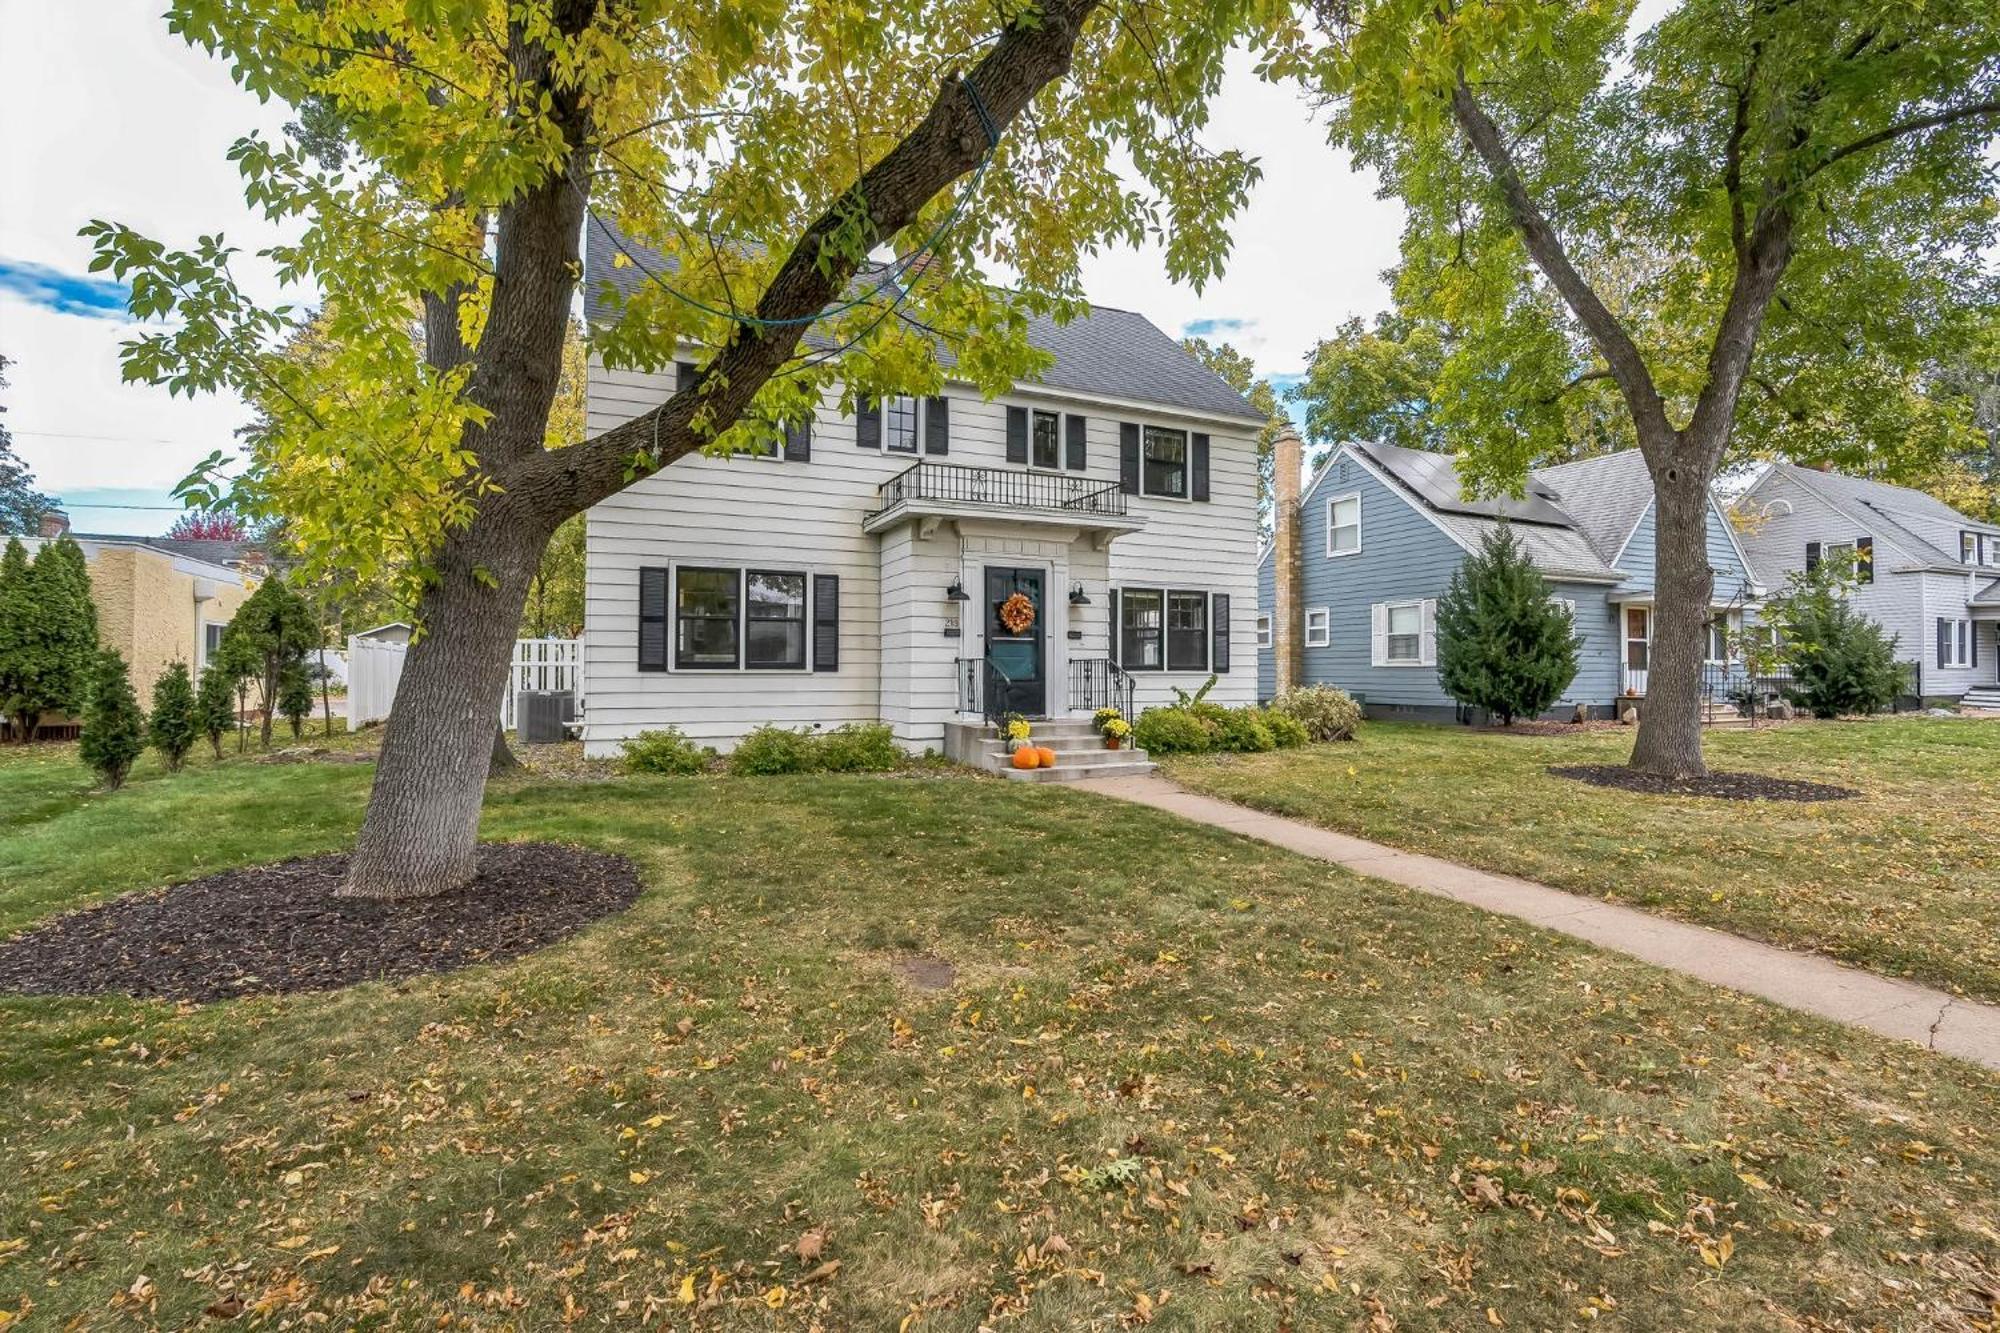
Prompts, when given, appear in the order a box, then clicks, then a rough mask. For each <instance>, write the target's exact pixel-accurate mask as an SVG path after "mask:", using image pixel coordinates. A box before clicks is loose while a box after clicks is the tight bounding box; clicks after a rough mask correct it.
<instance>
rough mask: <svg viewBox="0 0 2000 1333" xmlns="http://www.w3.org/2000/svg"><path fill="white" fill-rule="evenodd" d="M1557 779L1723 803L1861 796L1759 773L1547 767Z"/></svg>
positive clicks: (1607, 766)
mask: <svg viewBox="0 0 2000 1333" xmlns="http://www.w3.org/2000/svg"><path fill="white" fill-rule="evenodd" d="M1549 772H1550V773H1552V774H1554V775H1555V776H1556V777H1559V778H1574V779H1576V780H1577V781H1578V782H1588V783H1590V784H1591V785H1592V786H1595V787H1616V788H1618V789H1619V790H1620V791H1636V792H1639V793H1641V794H1642V795H1646V796H1712V797H1715V798H1717V799H1718V800H1724V801H1845V800H1848V799H1849V798H1851V797H1855V796H1859V795H1860V794H1861V793H1860V792H1858V791H1856V790H1854V789H1853V788H1852V787H1835V786H1830V785H1829V784H1827V783H1824V782H1801V781H1799V780H1798V779H1796V778H1772V777H1766V776H1764V775H1763V774H1762V773H1710V774H1709V775H1708V776H1707V777H1705V778H1662V777H1656V776H1654V775H1653V774H1651V773H1640V772H1636V771H1635V770H1633V769H1629V768H1626V767H1625V766H1624V765H1622V764H1565V765H1561V766H1555V767H1551V768H1550V769H1549Z"/></svg>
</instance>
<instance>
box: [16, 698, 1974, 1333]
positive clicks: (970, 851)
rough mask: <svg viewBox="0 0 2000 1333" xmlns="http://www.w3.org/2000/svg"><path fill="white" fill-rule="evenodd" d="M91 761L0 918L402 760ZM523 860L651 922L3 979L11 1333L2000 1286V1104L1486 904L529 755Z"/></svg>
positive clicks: (899, 803)
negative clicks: (409, 959) (99, 773)
mask: <svg viewBox="0 0 2000 1333" xmlns="http://www.w3.org/2000/svg"><path fill="white" fill-rule="evenodd" d="M1377 734H1378V735H1386V733H1377ZM72 753H73V751H72V750H71V749H70V748H69V747H46V748H41V749H36V750H29V751H12V752H0V811H4V812H5V815H4V817H5V820H6V824H5V827H4V837H0V930H12V929H18V928H20V927H23V926H26V925H29V924H30V923H32V922H33V921H35V920H37V919H40V918H42V917H45V916H47V915H48V914H50V913H52V912H55V911H57V910H60V909H63V908H67V907H73V906H79V905H82V904H85V903H89V902H92V901H97V900H100V899H103V898H105V897H107V896H109V895H112V894H116V893H119V892H122V891H126V890H131V889H137V888H144V887H147V886H150V885H155V884H159V883H163V882H168V881H171V880H175V879H181V878H187V877H190V876H194V875H198V874H201V873H204V872H207V871H211V870H213V869H216V868H217V867H220V866H225V865H241V864H250V863H254V862H258V861H263V860H270V859H274V858H277V857H281V856H288V855H293V854H299V853H310V852H320V851H326V850H329V849H334V848H338V847H340V846H341V845H343V844H344V843H345V842H346V841H347V839H349V838H350V837H351V836H352V834H353V832H354V829H355V827H356V825H357V823H358V820H359V817H360V813H361V807H362V802H363V799H364V797H365V793H366V787H367V782H368V778H369V775H370V772H371V770H370V768H369V767H368V766H366V765H361V764H335V763H327V764H257V763H247V762H239V761H231V762H228V763H224V764H221V765H214V764H203V765H200V766H198V767H196V768H194V769H192V770H190V771H189V772H186V773H183V774H180V775H178V776H175V777H167V776H166V775H164V774H163V773H161V772H160V771H159V770H158V768H157V766H156V764H155V763H154V761H153V760H152V759H150V758H148V759H147V760H145V761H143V762H142V765H141V767H140V770H139V772H138V773H137V774H136V775H135V777H134V780H133V782H132V783H131V784H130V786H129V787H128V788H127V789H126V790H124V791H121V792H118V793H114V794H111V795H98V794H92V793H90V792H89V791H88V789H87V783H86V781H85V779H84V776H83V775H82V773H81V771H80V770H79V769H78V768H77V767H75V765H74V762H73V759H72V758H71V755H72ZM1336 753H1338V755H1339V763H1340V764H1342V765H1345V764H1346V763H1347V762H1349V761H1350V754H1352V755H1355V756H1358V755H1362V754H1365V753H1366V750H1365V748H1364V749H1362V750H1355V751H1352V752H1349V751H1340V752H1336ZM485 832H486V835H487V836H488V837H489V838H493V839H562V840H568V841H573V842H577V843H580V844H585V845H588V846H591V847H596V848H602V849H605V850H609V851H614V852H619V853H622V854H624V855H626V856H629V857H631V858H632V859H633V860H634V861H635V862H636V863H637V864H638V865H639V866H640V867H641V869H642V871H643V873H644V876H645V878H646V881H647V884H648V889H647V891H646V893H645V895H644V896H643V897H642V898H641V899H640V901H639V902H638V904H637V905H635V906H634V907H633V908H632V909H631V910H629V911H628V912H626V913H624V914H623V915H620V916H617V917H612V918H608V919H606V920H604V921H602V922H600V923H598V924H597V925H595V926H593V927H591V928H589V929H588V930H586V931H585V932H584V933H582V934H580V935H578V936H576V937H574V938H573V939H571V940H569V941H566V942H565V943H563V944H561V945H558V946H556V947H554V948H551V949H549V950H547V951H545V952H543V953H540V954H537V955H534V956H531V957H529V958H526V959H522V960H519V961H516V962H513V963H510V964H506V965H500V966H492V967H483V968H475V969H471V970H468V971H465V972H461V973H457V974H454V975H449V976H441V977H428V978H423V979H420V980H416V981H410V982H403V983H396V984H370V985H363V986H359V987H356V988H353V989H351V990H347V991H342V992H333V993H325V994H314V995H304V996H297V997H267V998H255V999H246V1000H239V1001H232V1002H225V1003H218V1004H213V1005H208V1006H200V1007H197V1006H171V1005H165V1004H159V1003H140V1002H133V1001H127V1000H106V999H24V998H19V997H0V1161H4V1162H5V1164H6V1170H5V1173H4V1176H3V1177H0V1311H5V1312H6V1314H5V1315H4V1316H0V1325H4V1324H5V1323H7V1322H9V1317H13V1318H20V1317H22V1316H24V1315H25V1318H26V1321H27V1327H30V1328H34V1327H50V1328H71V1327H74V1328H126V1327H132V1328H152V1327H157V1328H180V1327H187V1326H191V1325H196V1324H200V1323H201V1322H202V1319H203V1314H204V1312H205V1311H206V1312H209V1314H210V1316H211V1317H212V1318H213V1319H216V1320H220V1319H224V1318H235V1319H240V1320H241V1321H242V1322H244V1323H245V1324H248V1325H250V1326H258V1327H279V1326H294V1327H296V1326H299V1325H300V1324H302V1323H305V1322H308V1321H314V1322H325V1323H327V1324H328V1325H329V1326H332V1327H348V1326H352V1325H355V1324H365V1325H367V1326H399V1327H416V1326H420V1325H421V1326H424V1327H432V1328H435V1327H442V1326H446V1325H447V1324H448V1325H449V1326H451V1327H454V1328H495V1329H498V1328H552V1327H557V1326H559V1325H567V1324H570V1323H575V1324H579V1325H586V1326H591V1327H642V1326H643V1327H648V1328H701V1329H752V1328H755V1329H763V1328H774V1329H812V1328H820V1329H827V1330H847V1329H903V1330H907V1331H910V1333H914V1331H915V1330H958V1331H962V1333H971V1330H974V1329H978V1328H981V1327H984V1326H988V1325H992V1326H996V1327H1014V1328H1022V1329H1031V1330H1075V1329H1088V1328H1102V1329H1117V1328H1125V1327H1133V1326H1139V1325H1146V1324H1150V1325H1153V1326H1156V1327H1159V1328H1171V1329H1203V1330H1209V1329H1231V1330H1236V1329H1273V1330H1275V1329H1287V1328H1289V1329H1307V1328H1342V1329H1344V1328H1354V1327H1361V1328H1373V1329H1389V1328H1400V1329H1430V1328H1455V1329H1463V1328H1471V1327H1477V1328H1482V1329H1483V1328H1489V1327H1513V1328H1536V1327H1548V1328H1553V1327H1567V1326H1578V1325H1581V1324H1584V1323H1586V1322H1593V1321H1594V1322H1595V1323H1596V1325H1597V1326H1598V1327H1615V1328H1630V1329H1675V1330H1701V1329H1715V1330H1723V1329H1730V1330H1734V1329H1744V1328H1776V1327H1785V1326H1791V1327H1813V1328H1863V1327H1866V1328H1871V1329H1872V1328H1884V1329H1910V1330H1915V1329H1932V1328H1966V1329H1971V1328H1977V1327H1990V1321H1991V1320H1992V1319H1993V1317H1994V1309H1995V1304H1994V1303H1995V1302H1996V1300H2000V1142H1996V1136H1997V1135H2000V1131H1996V1126H2000V1078H1996V1077H1994V1076H1992V1075H1989V1074H1986V1073H1984V1072H1981V1071H1978V1070H1975V1069H1972V1068H1970V1067H1968V1066H1965V1065H1961V1064H1957V1063H1955V1062H1952V1061H1949V1060H1947V1059H1944V1058H1941V1057H1937V1056H1933V1055H1930V1054H1928V1053H1926V1052H1923V1051H1921V1050H1919V1049H1917V1048H1915V1047H1910V1046H1902V1045H1896V1044H1892V1043H1888V1042H1884V1041H1880V1040H1877V1039H1874V1038H1870V1037H1867V1036H1864V1035H1858V1034H1855V1033H1851V1032H1847V1031H1845V1030H1842V1029H1839V1028H1836V1027H1833V1026H1831V1025H1828V1024H1825V1023H1822V1022H1819V1021H1817V1020H1814V1019H1811V1018H1808V1017H1805V1016H1801V1015H1796V1014H1792V1013H1788V1012H1785V1011H1781V1010H1777V1009H1774V1008H1772V1007H1770V1006H1768V1005H1764V1004H1761V1003H1758V1002H1755V1001H1751V1000H1748V999H1744V998H1741V997H1738V996H1734V995H1730V994H1726V993H1722V992H1718V991H1715V990H1712V989H1710V988H1707V987H1704V986H1701V985H1698V984H1696V983H1693V982H1691V981H1687V980H1685V979H1683V978H1679V977H1676V976H1673V975H1671V974H1668V973H1665V972H1661V971H1658V970H1655V969H1651V968H1647V967H1645V966H1642V965H1639V964H1636V963H1633V962H1630V961H1627V960H1623V959H1619V958H1616V957H1613V956H1609V955H1606V954H1602V953H1599V952H1596V951H1594V950H1592V949H1589V948H1587V947H1585V946H1583V945H1581V944H1579V943H1576V942H1573V941H1569V940H1566V939H1563V938H1561V937H1558V936H1554V935H1551V934H1547V933H1545V932H1541V931H1538V930H1535V929H1533V928H1531V927H1528V926H1526V925H1523V924H1519V923H1516V922H1512V921H1509V920H1505V919H1501V918H1495V917H1490V916H1486V915H1483V914H1481V913H1479V912H1477V911H1475V910H1473V909H1471V908H1468V907H1464V906H1461V905H1459V904H1454V903H1449V902H1443V901H1439V900H1435V899H1431V898H1427V897H1424V896H1421V895H1417V894H1413V893H1409V892H1405V891H1403V890H1400V889H1398V888H1395V887H1394V886H1390V885H1385V884H1381V883H1377V882H1370V881H1364V880H1361V879H1358V878H1356V877H1354V876H1352V875H1349V874H1346V873H1344V872H1341V871H1339V870H1337V869H1335V868H1332V867H1329V866H1326V865H1323V864H1321V863H1318V862H1314V861H1311V860H1307V859H1305V858H1301V857H1297V856H1293V855H1291V854H1288V853H1286V852H1283V851H1280V850H1277V849H1274V848H1269V847H1265V846H1262V845H1259V844H1254V843H1251V842H1248V841H1244V840H1241V839H1238V838H1235V837H1232V836H1230V835H1228V834H1225V833H1222V832H1219V831H1216V830H1213V829H1208V828H1204V827H1199V826H1195V825H1191V824H1187V823H1183V822H1179V821H1176V820H1174V819H1172V818H1171V817H1168V816H1165V815H1162V814H1159V813H1156V812H1153V811H1149V810H1143V809H1135V808H1130V807H1126V806H1122V805H1113V804H1111V803H1109V802H1104V801H1101V800H1099V799H1097V798H1093V797H1090V796H1088V795H1084V794H1079V793H1076V792H1071V791H1065V790H1062V789H1060V788H1057V787H1042V786H1033V785H1028V784H1011V783H1003V782H999V781H995V780H990V779H984V778H974V777H962V776H948V775H947V776H940V775H935V774H932V775H925V776H883V777H846V778H836V777H815V778H801V779H789V778H773V779H730V778H721V777H714V778H693V779H670V778H653V779H610V778H605V777H601V776H598V777H593V776H591V775H589V774H588V773H587V772H586V773H584V774H583V775H582V776H578V777H574V778H570V779H566V780H558V779H552V778H549V777H547V776H535V775H530V776H527V777H524V778H520V779H509V780H507V781H504V782H501V783H497V784H495V785H494V787H493V788H492V790H491V792H490V793H489V797H488V802H487V811H486V823H485ZM914 955H926V956H932V957H935V958H938V959H943V960H945V961H946V962H948V963H950V964H951V965H952V966H953V967H954V968H955V969H956V978H955V981H954V982H953V984H952V985H951V986H950V987H949V988H948V989H944V990H936V991H930V990H921V989H917V988H916V987H914V986H912V985H910V984H909V983H907V982H906V981H904V980H902V979H900V978H899V974H898V970H897V968H896V964H897V963H898V962H899V961H901V960H905V959H908V958H910V957H911V956H914ZM1980 1321H1987V1322H1985V1323H1982V1322H1980ZM218 1326H219V1325H218Z"/></svg>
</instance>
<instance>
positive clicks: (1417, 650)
mask: <svg viewBox="0 0 2000 1333" xmlns="http://www.w3.org/2000/svg"><path fill="white" fill-rule="evenodd" d="M1423 655H1424V608H1423V604H1422V603H1420V602H1401V603H1398V604H1396V605H1393V606H1391V607H1390V608H1389V660H1390V661H1391V662H1418V661H1422V660H1423Z"/></svg>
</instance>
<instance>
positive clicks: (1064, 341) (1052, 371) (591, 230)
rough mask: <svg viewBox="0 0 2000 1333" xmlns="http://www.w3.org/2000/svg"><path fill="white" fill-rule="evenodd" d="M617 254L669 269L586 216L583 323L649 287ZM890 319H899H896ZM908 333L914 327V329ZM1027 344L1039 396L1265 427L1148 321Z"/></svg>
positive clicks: (876, 273) (1034, 325)
mask: <svg viewBox="0 0 2000 1333" xmlns="http://www.w3.org/2000/svg"><path fill="white" fill-rule="evenodd" d="M621 249H622V250H624V251H627V252H629V253H630V254H633V255H637V256H638V257H639V259H640V262H641V263H643V264H645V266H646V269H647V270H650V271H651V272H653V273H659V272H660V271H661V270H662V269H664V268H666V267H667V266H668V261H666V260H665V259H663V258H662V257H661V256H660V255H658V254H657V253H656V252H654V251H651V250H649V249H647V248H646V247H645V246H642V245H640V244H638V243H637V242H635V241H632V240H629V239H626V238H624V237H622V236H619V235H618V233H617V232H616V231H615V229H614V228H613V227H612V226H611V224H610V223H608V222H606V221H604V220H602V219H600V218H598V217H596V216H595V215H592V217H591V218H590V220H589V222H588V224H587V225H586V227H585V245H584V265H583V268H584V285H583V308H584V319H585V320H586V321H588V322H591V323H597V322H601V321H603V320H607V319H615V318H617V317H618V313H619V308H620V306H621V304H622V301H623V299H624V298H626V297H630V296H631V295H632V294H633V293H634V292H636V291H638V290H639V288H640V287H641V286H642V285H643V284H645V283H647V282H649V281H651V279H650V278H649V277H648V275H647V272H645V271H642V270H641V269H640V268H639V267H638V266H636V265H630V264H627V265H622V266H621V265H617V264H615V263H614V262H613V261H614V260H615V259H616V257H617V256H618V254H619V252H620V250H621ZM886 272H887V269H886V268H885V267H884V266H879V265H878V266H871V267H870V268H868V269H864V270H863V272H862V273H861V274H860V275H858V277H857V282H859V283H861V284H863V286H862V288H861V290H862V291H866V290H868V289H870V288H872V287H874V286H875V285H877V284H878V283H880V282H881V281H882V280H883V275H885V274H886ZM611 293H615V296H613V295H610V294H611ZM897 317H898V318H899V319H901V318H904V316H902V315H901V314H898V316H897ZM912 327H918V326H917V325H915V324H914V323H913V324H912ZM816 333H817V330H816V329H815V330H812V331H809V332H808V334H807V341H808V342H809V343H811V344H812V345H813V346H815V347H818V348H820V349H821V350H831V347H832V344H831V343H830V342H829V341H828V340H827V339H825V338H824V337H820V336H815V334H816ZM1028 342H1029V344H1030V345H1032V346H1034V347H1036V348H1038V349H1040V350H1041V351H1044V352H1047V353H1049V354H1050V355H1051V356H1052V357H1054V362H1053V364H1051V365H1050V366H1049V368H1048V369H1047V370H1045V371H1043V372H1042V374H1041V375H1040V376H1039V377H1038V378H1037V379H1036V380H1034V381H1032V382H1033V383H1034V384H1038V385H1040V386H1042V387H1044V388H1049V389H1058V390H1069V391H1071V392H1074V393H1084V394H1091V395H1095V396H1098V397H1104V398H1123V399H1128V400H1132V401H1136V402H1144V403H1157V404H1159V405H1161V406H1163V407H1177V408H1181V409H1183V410H1186V411H1189V412H1196V413H1200V414H1202V415H1205V416H1218V417H1232V418H1239V419H1242V420H1246V421H1255V422H1258V423H1260V424H1261V423H1262V422H1263V421H1264V414H1263V413H1261V412H1259V411H1258V410H1257V409H1256V408H1254V407H1252V406H1250V404H1249V403H1248V402H1246V401H1244V398H1243V395H1242V394H1240V393H1238V392H1236V390H1235V389H1233V388H1231V387H1230V386H1229V385H1228V384H1227V383H1226V382H1225V381H1224V380H1223V379H1222V378H1221V377H1220V376H1218V375H1217V374H1216V373H1215V372H1214V371H1212V370H1210V369H1209V368H1208V367H1207V366H1204V365H1203V364H1201V362H1199V361H1197V360H1195V359H1194V357H1192V356H1190V355H1189V354H1188V353H1187V352H1186V351H1185V350H1183V349H1182V347H1181V345H1180V344H1179V343H1178V342H1176V341H1174V340H1173V339H1172V338H1170V337H1168V336H1167V335H1166V334H1165V333H1163V332H1161V330H1160V329H1159V328H1158V327H1157V326H1155V325H1154V324H1153V322H1152V321H1151V320H1149V319H1147V318H1146V317H1145V316H1144V315H1140V314H1135V313H1133V312H1132V311H1130V310H1116V309H1113V308H1111V307H1110V306H1099V305H1093V306H1091V307H1090V308H1089V309H1088V310H1087V311H1085V312H1084V313H1083V314H1082V315H1079V316H1078V317H1077V318H1075V319H1073V320H1071V321H1070V322H1069V323H1067V324H1058V323H1056V321H1054V320H1053V319H1050V318H1049V317H1047V316H1046V315H1039V314H1030V315H1029V316H1028ZM932 347H933V349H934V350H935V353H936V356H937V359H938V364H939V366H941V367H942V368H943V369H944V371H945V373H946V375H947V376H949V375H950V374H951V372H952V371H953V370H954V369H956V368H957V365H958V358H957V356H956V355H955V354H954V352H953V349H952V347H951V345H950V343H949V342H948V341H947V340H946V339H944V338H943V337H941V336H937V335H935V334H934V335H933V337H932Z"/></svg>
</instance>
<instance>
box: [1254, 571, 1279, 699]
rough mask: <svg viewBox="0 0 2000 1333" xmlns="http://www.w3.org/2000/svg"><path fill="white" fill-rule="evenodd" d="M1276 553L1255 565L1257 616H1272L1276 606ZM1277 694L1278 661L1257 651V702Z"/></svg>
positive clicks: (1269, 653) (1264, 650) (1266, 652)
mask: <svg viewBox="0 0 2000 1333" xmlns="http://www.w3.org/2000/svg"><path fill="white" fill-rule="evenodd" d="M1277 568H1278V553H1277V552H1276V551H1272V552H1271V553H1270V554H1268V555H1266V556H1265V557H1264V558H1263V560H1261V561H1259V562H1258V564H1257V614H1258V615H1259V616H1268V615H1271V614H1273V612H1274V608H1276V606H1277V604H1278V589H1277V573H1276V571H1277ZM1277 692H1278V659H1277V656H1276V655H1275V654H1274V653H1273V652H1272V650H1271V649H1269V648H1259V649H1258V650H1257V701H1258V702H1259V703H1263V702H1265V701H1266V700H1268V699H1270V698H1271V697H1273V696H1274V695H1276V694H1277Z"/></svg>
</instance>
